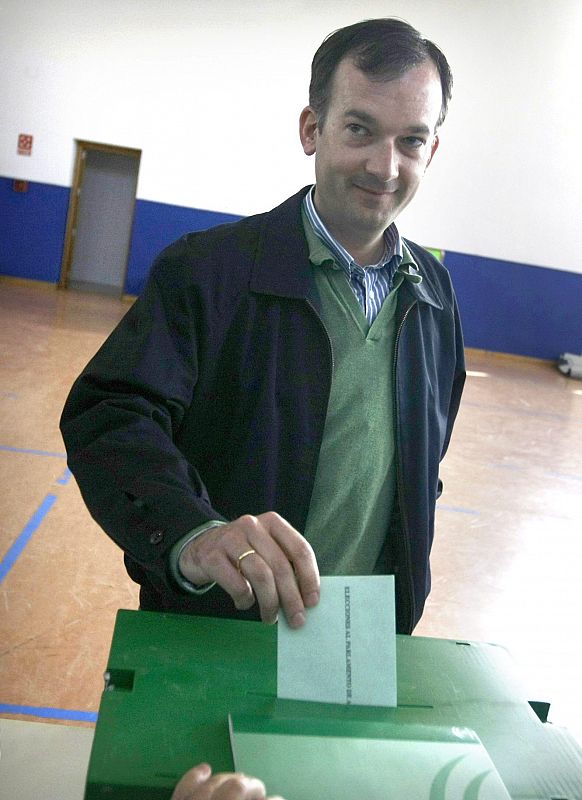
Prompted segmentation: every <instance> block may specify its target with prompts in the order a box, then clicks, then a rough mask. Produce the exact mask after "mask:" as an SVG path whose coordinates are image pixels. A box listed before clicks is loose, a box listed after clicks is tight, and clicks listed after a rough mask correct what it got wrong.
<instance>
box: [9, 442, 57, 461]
mask: <svg viewBox="0 0 582 800" xmlns="http://www.w3.org/2000/svg"><path fill="white" fill-rule="evenodd" d="M0 450H4V451H5V452H7V453H27V454H28V455H31V456H49V457H50V458H66V457H67V454H66V453H51V452H49V451H48V450H29V449H28V448H26V447H10V445H7V444H0Z"/></svg>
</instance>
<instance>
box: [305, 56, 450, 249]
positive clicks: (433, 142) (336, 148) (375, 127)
mask: <svg viewBox="0 0 582 800" xmlns="http://www.w3.org/2000/svg"><path fill="white" fill-rule="evenodd" d="M441 101H442V94H441V83H440V78H439V74H438V70H437V68H436V66H435V65H434V64H433V62H432V61H426V62H424V63H422V64H420V65H419V66H416V67H413V68H412V69H410V70H409V71H408V72H406V73H405V74H404V75H403V76H402V77H400V78H397V79H395V80H392V81H372V80H370V79H369V78H368V77H366V75H365V74H364V73H363V72H362V71H361V70H359V69H358V68H357V67H356V66H355V65H354V64H353V63H352V62H351V60H349V59H344V60H343V61H341V62H340V63H339V65H338V67H337V69H336V73H335V76H334V78H333V83H332V94H331V98H330V102H329V106H328V110H327V115H326V117H325V120H324V123H323V126H322V127H321V128H320V127H319V126H318V123H317V119H316V116H315V113H314V112H313V110H312V109H311V108H310V107H307V108H306V109H304V110H303V112H302V114H301V120H300V126H301V127H300V134H301V142H302V144H303V149H304V151H305V153H306V154H307V155H312V154H313V153H315V177H316V188H315V205H316V208H317V210H318V212H319V214H320V215H321V217H322V219H323V220H324V222H325V223H326V225H327V226H328V228H329V229H330V231H331V233H332V234H333V235H334V236H335V237H336V238H337V239H339V241H340V242H341V243H342V244H343V245H344V246H345V247H346V248H347V249H348V251H350V245H352V246H355V245H358V246H361V244H362V243H363V242H365V241H369V242H372V241H374V240H376V241H377V240H378V237H379V236H381V235H382V233H383V231H384V230H385V229H386V228H387V227H388V225H390V223H391V222H392V221H393V220H394V219H395V218H396V217H397V216H398V214H399V213H400V212H401V211H402V209H403V208H405V207H406V206H407V205H408V203H409V202H410V201H411V200H412V198H413V197H414V195H415V193H416V190H417V189H418V186H419V183H420V180H421V178H422V176H423V175H424V173H425V171H426V168H427V167H428V165H429V163H430V161H431V158H432V156H433V155H434V152H435V150H436V149H437V146H438V137H437V136H436V133H435V130H436V124H437V120H438V117H439V114H440V110H441ZM358 243H359V244H358ZM350 252H351V251H350ZM352 254H353V253H352Z"/></svg>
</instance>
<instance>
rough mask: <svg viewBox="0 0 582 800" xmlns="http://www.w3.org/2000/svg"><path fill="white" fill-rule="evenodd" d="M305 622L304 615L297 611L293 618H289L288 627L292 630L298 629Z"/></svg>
mask: <svg viewBox="0 0 582 800" xmlns="http://www.w3.org/2000/svg"><path fill="white" fill-rule="evenodd" d="M304 622H305V614H304V613H303V612H302V611H298V612H297V614H295V616H293V617H291V619H290V620H289V625H290V626H291V627H292V628H300V627H301V626H302V625H303V624H304Z"/></svg>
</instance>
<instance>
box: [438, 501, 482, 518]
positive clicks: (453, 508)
mask: <svg viewBox="0 0 582 800" xmlns="http://www.w3.org/2000/svg"><path fill="white" fill-rule="evenodd" d="M437 509H438V510H440V511H452V512H453V513H455V514H472V515H473V516H475V517H478V516H479V514H480V513H481V512H480V511H476V510H475V509H474V508H461V507H460V506H443V505H441V504H440V503H438V504H437Z"/></svg>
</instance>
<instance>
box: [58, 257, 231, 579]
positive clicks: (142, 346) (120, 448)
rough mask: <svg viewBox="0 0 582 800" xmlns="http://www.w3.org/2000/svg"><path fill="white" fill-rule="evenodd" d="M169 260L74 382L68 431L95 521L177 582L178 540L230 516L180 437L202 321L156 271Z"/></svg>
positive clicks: (64, 426) (72, 459)
mask: <svg viewBox="0 0 582 800" xmlns="http://www.w3.org/2000/svg"><path fill="white" fill-rule="evenodd" d="M161 266H162V265H161V263H160V262H158V264H157V265H154V269H153V270H152V277H151V278H150V280H149V283H148V286H147V288H146V290H145V292H144V294H143V295H142V297H140V298H139V299H138V300H137V301H136V303H135V304H134V305H133V307H132V308H131V309H130V311H129V312H128V313H127V314H126V316H125V317H124V319H123V320H122V321H121V323H120V324H119V325H118V327H117V328H116V329H115V330H114V331H113V333H112V334H111V336H110V337H109V338H108V339H107V341H106V342H105V344H104V345H103V346H102V348H101V349H100V350H99V351H98V353H97V354H96V355H95V357H94V358H93V359H92V360H91V361H90V363H89V364H88V365H87V367H86V368H85V369H84V371H83V372H82V374H81V375H80V376H79V378H78V379H77V380H76V382H75V384H74V385H73V388H72V390H71V392H70V395H69V397H68V399H67V402H66V405H65V407H64V411H63V414H62V418H61V432H62V435H63V439H64V442H65V445H66V449H67V454H68V463H69V467H70V469H71V472H72V473H73V475H74V476H75V478H76V481H77V483H78V485H79V488H80V490H81V494H82V495H83V499H84V500H85V503H86V504H87V507H88V509H89V511H90V513H91V515H92V516H93V518H94V519H95V520H96V522H97V523H98V524H99V525H100V526H101V527H102V528H103V529H104V530H105V532H106V533H107V534H109V536H110V537H111V538H112V539H113V540H114V541H115V542H117V544H119V545H120V546H121V547H122V548H123V550H124V551H126V552H127V554H128V555H129V556H130V557H131V558H132V559H133V560H135V561H137V562H138V563H139V564H141V565H143V566H144V567H145V568H146V569H147V570H149V571H153V572H154V573H156V574H157V575H158V576H159V577H160V578H162V579H163V580H164V581H165V582H171V579H170V577H169V573H168V556H169V552H170V551H171V549H172V546H173V545H174V544H175V543H176V542H177V541H178V540H179V539H180V538H181V537H183V536H184V534H185V533H187V532H188V531H189V530H192V529H193V528H195V527H197V526H199V525H201V524H203V523H205V522H206V521H208V520H223V519H224V517H223V516H222V515H221V514H220V512H219V511H218V510H216V509H214V508H212V505H211V503H210V500H209V497H208V493H207V491H206V488H205V486H204V484H203V482H202V480H201V478H200V476H199V475H198V473H197V471H196V470H195V469H194V468H193V466H192V465H191V464H190V463H189V462H188V461H187V460H186V459H185V458H184V456H183V455H182V453H181V452H180V450H179V449H178V448H177V447H176V446H175V444H174V436H175V433H176V431H177V430H178V429H179V427H180V424H181V421H182V419H183V416H184V413H185V411H186V410H187V408H188V407H189V405H190V402H191V398H192V392H193V390H194V387H195V385H196V378H197V349H198V337H197V332H196V329H197V327H200V326H199V325H198V326H197V324H196V321H195V319H194V316H195V312H194V307H195V303H193V302H192V300H191V298H190V297H189V295H188V292H187V291H185V290H183V289H182V290H180V289H177V288H176V287H175V286H174V285H172V282H171V281H169V280H167V279H166V280H163V279H162V280H160V279H159V278H158V273H160V271H161V270H160V269H159V268H160V267H161ZM156 267H157V268H156Z"/></svg>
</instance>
